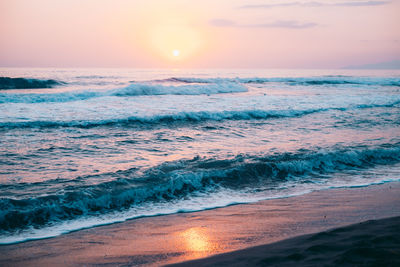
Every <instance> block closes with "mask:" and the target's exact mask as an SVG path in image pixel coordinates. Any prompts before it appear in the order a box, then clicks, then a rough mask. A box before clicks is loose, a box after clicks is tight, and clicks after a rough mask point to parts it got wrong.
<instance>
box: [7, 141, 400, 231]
mask: <svg viewBox="0 0 400 267" xmlns="http://www.w3.org/2000/svg"><path fill="white" fill-rule="evenodd" d="M399 161H400V144H399V143H396V144H383V145H380V146H377V147H364V148H352V147H347V148H342V149H336V150H326V151H314V152H313V151H306V150H302V151H298V152H296V153H284V154H274V155H265V156H251V155H238V156H236V157H234V158H228V159H213V158H209V159H207V158H200V157H194V158H193V159H191V160H182V161H176V162H166V163H164V164H162V165H159V166H157V167H154V168H150V169H147V170H144V171H141V172H137V171H136V170H135V169H132V170H125V171H118V172H114V173H109V174H102V175H109V176H112V177H118V179H117V180H113V181H109V182H104V183H101V184H98V185H94V186H93V185H91V186H89V185H88V186H85V185H82V184H79V183H77V184H76V185H71V186H69V187H66V188H65V189H63V190H62V191H60V192H57V193H53V194H49V195H43V196H37V197H30V198H26V199H24V198H20V199H12V198H2V199H0V233H5V232H13V231H17V230H21V229H25V228H28V227H35V228H37V227H42V226H45V225H49V224H53V223H56V222H61V221H65V220H71V219H76V218H80V217H87V216H97V215H100V214H105V213H109V212H116V211H117V212H120V211H124V210H127V209H129V208H132V207H136V206H139V205H141V204H143V203H158V202H163V201H169V202H170V201H172V200H179V199H182V198H187V197H190V196H191V195H192V194H193V193H195V192H212V190H215V189H216V188H218V189H227V190H229V189H232V190H235V191H236V190H239V191H240V190H241V189H243V188H247V189H249V188H253V189H255V190H257V189H260V188H263V187H264V188H271V186H273V185H274V184H275V185H279V184H280V183H283V182H286V181H291V180H296V181H297V182H299V181H302V180H304V181H318V179H321V178H320V177H321V176H323V177H325V178H324V179H329V174H330V173H335V172H341V171H346V170H360V169H366V168H370V167H373V166H375V165H387V164H395V163H398V162H399ZM83 179H90V177H83ZM56 182H57V181H56ZM7 186H14V187H15V186H24V184H21V185H18V184H17V185H1V187H7ZM31 186H32V185H31ZM2 189H4V188H2ZM171 205H173V202H171Z"/></svg>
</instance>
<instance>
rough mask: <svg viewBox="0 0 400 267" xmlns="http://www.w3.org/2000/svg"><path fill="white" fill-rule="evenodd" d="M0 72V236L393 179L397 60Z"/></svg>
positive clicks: (398, 168)
mask: <svg viewBox="0 0 400 267" xmlns="http://www.w3.org/2000/svg"><path fill="white" fill-rule="evenodd" d="M0 77H1V78H0V244H11V243H17V242H23V241H27V240H32V239H40V238H49V237H54V236H58V235H61V234H65V233H68V232H71V231H76V230H79V229H83V228H90V227H95V226H99V225H105V224H112V223H117V222H122V221H125V220H131V219H135V218H141V217H146V216H164V215H168V214H174V213H183V212H195V211H201V210H206V209H214V208H218V207H225V206H228V205H234V204H241V203H252V202H257V201H261V200H268V199H275V198H287V197H292V196H297V195H302V194H307V193H310V192H313V191H316V190H328V189H332V188H350V187H360V186H368V185H373V184H382V183H389V182H393V181H400V70H349V69H339V70H299V69H297V70H274V69H265V70H253V69H242V70H240V69H239V70H236V69H210V70H187V69H89V68H88V69H76V68H62V69H61V68H60V69H58V68H48V69H46V68H0Z"/></svg>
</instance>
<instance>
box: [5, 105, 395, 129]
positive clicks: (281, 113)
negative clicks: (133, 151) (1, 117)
mask: <svg viewBox="0 0 400 267" xmlns="http://www.w3.org/2000/svg"><path fill="white" fill-rule="evenodd" d="M399 104H400V100H398V101H394V102H392V103H388V104H361V105H352V106H348V107H331V108H314V109H313V108H311V109H299V110H294V109H286V110H226V111H197V112H196V111H193V112H177V113H172V114H165V113H164V114H159V115H152V116H128V117H123V118H114V119H103V120H71V121H67V120H55V121H50V120H37V121H11V122H0V129H6V130H7V129H16V128H57V127H76V128H93V127H101V126H125V127H129V126H136V125H139V126H140V125H157V124H160V123H165V124H173V123H181V122H204V121H223V120H265V119H278V118H295V117H301V116H305V115H308V114H313V113H318V112H326V111H330V110H339V111H346V110H353V109H369V108H380V107H387V108H390V107H397V105H399Z"/></svg>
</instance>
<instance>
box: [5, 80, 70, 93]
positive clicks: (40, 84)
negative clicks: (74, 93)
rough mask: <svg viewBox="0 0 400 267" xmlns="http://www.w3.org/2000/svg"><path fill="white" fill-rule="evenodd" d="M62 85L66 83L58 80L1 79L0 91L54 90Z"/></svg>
mask: <svg viewBox="0 0 400 267" xmlns="http://www.w3.org/2000/svg"><path fill="white" fill-rule="evenodd" d="M62 84H65V83H64V82H60V81H56V80H40V79H33V78H11V77H0V90H7V89H37V88H53V87H55V86H57V85H62Z"/></svg>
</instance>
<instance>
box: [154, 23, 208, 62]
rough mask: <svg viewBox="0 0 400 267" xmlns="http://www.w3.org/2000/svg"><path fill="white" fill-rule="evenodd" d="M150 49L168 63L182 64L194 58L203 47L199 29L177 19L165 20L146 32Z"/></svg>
mask: <svg viewBox="0 0 400 267" xmlns="http://www.w3.org/2000/svg"><path fill="white" fill-rule="evenodd" d="M148 36H149V41H150V42H149V43H150V47H152V50H153V51H154V53H155V54H157V55H159V56H160V57H161V58H163V59H166V60H167V61H169V62H178V61H179V62H182V61H186V60H188V59H190V58H192V57H193V56H195V55H196V54H197V53H198V52H199V50H200V48H201V47H202V45H203V34H202V31H201V29H199V28H197V27H195V26H193V25H191V24H190V23H189V22H187V21H183V20H179V19H171V20H165V21H164V22H163V23H162V24H156V25H154V26H152V27H150V28H149V30H148Z"/></svg>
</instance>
